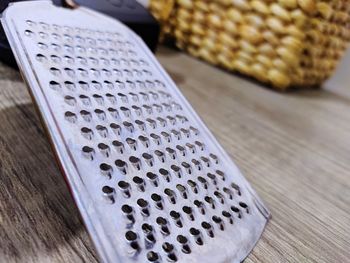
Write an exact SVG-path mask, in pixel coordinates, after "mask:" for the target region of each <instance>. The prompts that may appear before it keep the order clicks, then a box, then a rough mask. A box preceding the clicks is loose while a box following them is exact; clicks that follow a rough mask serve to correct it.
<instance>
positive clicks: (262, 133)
mask: <svg viewBox="0 0 350 263" xmlns="http://www.w3.org/2000/svg"><path fill="white" fill-rule="evenodd" d="M158 57H159V59H160V61H161V63H162V64H163V65H164V67H165V68H166V70H167V71H168V72H169V73H170V75H171V76H172V77H173V79H174V80H175V81H176V82H177V84H178V86H179V87H180V88H181V90H182V92H183V93H184V94H185V96H186V97H187V98H188V100H189V101H190V102H191V104H192V105H193V107H194V108H195V110H196V111H197V112H198V113H199V115H200V116H201V117H202V118H203V120H204V122H205V123H206V124H207V125H208V127H209V129H210V130H211V131H212V132H213V133H214V135H215V136H216V137H217V138H218V140H219V141H220V143H221V144H222V145H223V147H224V148H225V149H226V151H227V152H228V153H229V154H230V156H231V157H232V158H233V160H234V161H235V162H236V163H237V165H238V166H239V167H240V168H241V170H242V172H243V173H244V175H245V176H246V178H247V179H248V180H249V181H250V183H251V184H252V186H253V188H254V189H255V190H256V191H257V193H258V194H259V195H260V197H261V198H262V199H263V200H264V202H265V204H266V205H267V206H268V208H269V209H270V211H271V213H272V220H271V221H270V222H269V224H268V226H267V228H266V230H265V232H264V233H263V236H262V238H261V240H260V241H259V242H258V244H257V246H256V247H255V249H254V250H253V252H252V253H251V255H250V256H249V257H248V258H247V259H246V261H245V262H248V263H251V262H273V263H276V262H298V263H299V262H337V263H338V262H339V263H340V262H342V263H343V262H350V84H349V83H350V72H347V70H348V69H349V68H350V54H349V56H348V58H347V59H345V60H344V61H343V63H342V66H341V67H340V68H339V69H338V71H337V73H336V75H335V77H334V78H333V79H331V80H330V81H328V82H327V83H326V84H325V87H324V88H323V89H321V90H309V91H296V92H295V91H294V92H289V93H279V92H275V91H272V90H270V89H268V88H265V87H262V86H260V85H258V84H256V83H255V82H252V81H249V80H245V79H243V78H240V77H238V76H236V75H233V74H229V73H227V72H224V71H222V70H219V69H216V68H213V67H211V66H209V65H207V64H205V63H203V62H200V61H198V60H196V59H193V58H191V57H189V56H187V55H185V54H184V53H180V52H178V51H174V50H170V49H168V48H161V49H160V50H159V53H158ZM97 261H98V260H97V257H96V253H95V251H94V248H93V246H92V243H91V241H90V239H89V237H88V234H87V233H86V230H85V228H84V225H83V224H82V222H81V219H80V217H79V214H78V211H77V209H76V207H75V206H74V203H73V200H72V198H71V196H70V194H69V191H68V190H67V187H66V185H65V182H64V180H63V178H62V176H61V174H60V172H59V170H58V167H57V165H56V163H55V160H54V157H53V154H52V152H51V149H50V146H49V143H48V141H47V139H46V137H45V134H44V131H43V128H42V126H41V124H40V121H39V118H38V116H37V114H36V112H35V109H34V106H33V104H32V102H31V99H30V97H29V95H28V92H27V90H26V88H25V85H24V83H23V82H22V80H21V77H20V75H19V73H17V72H16V71H15V70H13V69H10V68H8V67H6V66H4V65H3V64H0V262H26V263H28V262H74V263H77V262H97Z"/></svg>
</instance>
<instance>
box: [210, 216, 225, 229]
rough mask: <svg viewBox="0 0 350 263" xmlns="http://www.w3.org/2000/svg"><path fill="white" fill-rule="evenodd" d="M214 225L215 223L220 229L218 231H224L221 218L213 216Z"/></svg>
mask: <svg viewBox="0 0 350 263" xmlns="http://www.w3.org/2000/svg"><path fill="white" fill-rule="evenodd" d="M212 219H213V221H214V223H216V224H217V225H218V227H219V228H220V230H222V231H224V230H225V227H224V222H223V221H222V218H221V217H219V216H213V217H212Z"/></svg>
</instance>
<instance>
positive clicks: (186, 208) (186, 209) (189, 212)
mask: <svg viewBox="0 0 350 263" xmlns="http://www.w3.org/2000/svg"><path fill="white" fill-rule="evenodd" d="M182 211H184V212H185V214H187V216H188V218H189V219H190V220H191V221H194V219H195V218H194V214H193V210H192V208H191V207H189V206H184V207H183V208H182Z"/></svg>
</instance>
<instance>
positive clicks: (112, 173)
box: [2, 1, 270, 263]
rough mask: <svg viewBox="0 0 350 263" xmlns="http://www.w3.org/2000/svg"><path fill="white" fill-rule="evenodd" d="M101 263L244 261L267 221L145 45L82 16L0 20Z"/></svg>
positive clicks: (38, 6)
mask: <svg viewBox="0 0 350 263" xmlns="http://www.w3.org/2000/svg"><path fill="white" fill-rule="evenodd" d="M2 23H3V26H4V28H5V31H6V34H7V37H8V39H9V42H10V44H11V47H12V49H13V51H14V53H15V56H16V60H17V62H18V64H19V67H20V69H21V72H22V74H23V77H24V79H25V81H26V82H27V84H28V86H29V91H30V93H31V95H32V97H33V100H34V101H35V103H36V105H37V106H38V109H39V112H40V114H41V116H42V119H43V123H44V125H45V127H46V129H47V131H48V134H49V137H50V139H51V142H52V145H53V148H54V150H55V153H56V154H57V158H58V161H59V164H60V166H61V168H62V171H63V174H64V176H65V178H66V180H67V183H68V185H69V187H70V189H71V192H72V195H73V197H74V199H75V201H76V203H77V206H78V208H79V210H80V213H81V215H82V217H83V219H84V222H85V224H86V227H87V229H88V231H89V233H90V235H91V238H92V240H93V242H94V244H95V246H96V248H97V251H98V253H99V256H100V258H101V261H102V262H120V263H121V262H193V263H194V262H203V263H212V262H217V263H220V262H232V263H236V262H241V261H242V260H244V258H245V257H246V256H247V255H248V254H249V252H250V251H251V250H252V248H253V247H254V245H255V243H256V242H257V241H258V239H259V237H260V235H261V234H262V231H263V229H264V227H265V225H266V223H267V221H268V218H269V216H270V214H269V212H268V210H267V209H266V208H265V206H264V205H263V203H262V202H261V200H260V199H259V198H258V196H257V195H256V193H255V192H254V190H252V188H251V187H250V185H249V184H248V182H247V181H246V180H245V178H244V177H243V176H242V175H241V173H240V172H239V170H238V169H237V167H236V166H235V164H234V163H233V162H232V161H231V160H230V158H229V157H228V155H227V154H226V153H225V151H224V150H223V149H222V148H221V146H220V145H219V144H218V142H217V141H216V140H215V138H214V137H213V135H212V134H211V133H210V132H209V130H208V129H207V128H206V126H205V125H204V123H203V122H202V121H201V120H200V118H199V117H198V116H197V114H196V113H195V112H194V110H193V109H192V108H191V106H190V105H189V103H188V102H187V101H186V99H185V98H184V97H183V95H182V94H181V93H180V91H179V90H178V88H177V87H176V85H175V84H174V83H173V82H172V80H171V79H170V78H169V77H168V75H167V74H166V72H165V71H164V70H163V69H162V67H161V66H160V64H159V63H158V62H157V60H156V59H155V57H154V56H153V54H152V53H151V52H150V51H149V50H148V49H147V47H146V45H145V44H144V43H143V42H142V40H141V39H140V38H139V37H138V36H136V35H135V34H134V33H133V32H132V31H131V30H129V29H128V28H127V27H125V26H124V25H122V24H121V23H119V22H118V21H115V20H113V19H111V18H109V17H107V16H104V15H101V14H99V13H97V12H94V11H92V10H89V9H86V8H81V7H79V8H77V9H75V10H69V9H65V8H58V7H55V6H54V5H52V3H51V2H50V1H35V2H21V3H14V4H12V5H11V6H10V7H8V8H7V9H6V11H5V12H4V14H3V17H2Z"/></svg>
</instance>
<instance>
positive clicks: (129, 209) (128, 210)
mask: <svg viewBox="0 0 350 263" xmlns="http://www.w3.org/2000/svg"><path fill="white" fill-rule="evenodd" d="M122 211H123V213H125V214H131V213H132V212H133V209H132V207H131V206H129V205H123V206H122Z"/></svg>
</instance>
